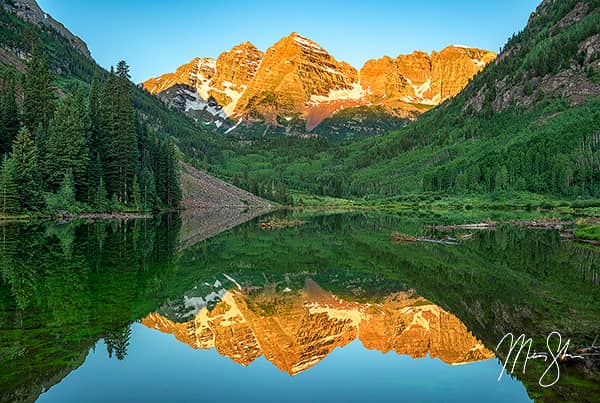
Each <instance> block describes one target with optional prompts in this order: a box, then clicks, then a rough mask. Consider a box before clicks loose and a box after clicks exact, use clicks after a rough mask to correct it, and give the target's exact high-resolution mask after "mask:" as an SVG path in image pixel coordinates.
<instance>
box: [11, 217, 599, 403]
mask: <svg viewBox="0 0 600 403" xmlns="http://www.w3.org/2000/svg"><path fill="white" fill-rule="evenodd" d="M263 213H265V212H264V211H233V210H231V211H229V210H227V211H225V210H221V211H217V210H215V211H211V212H201V213H200V212H198V213H192V212H185V213H184V214H182V215H181V216H179V215H163V216H160V217H156V218H154V219H138V220H127V221H112V222H93V221H90V220H88V221H73V222H65V223H50V222H39V223H19V224H6V225H3V226H1V227H0V273H1V276H2V280H0V362H1V363H2V365H1V367H0V401H1V402H21V401H22V402H30V401H36V400H38V401H40V402H121V401H123V402H166V401H173V402H197V401H208V400H213V401H221V402H228V401H278V402H279V401H282V402H283V401H285V402H287V401H289V402H306V401H340V402H341V401H343V402H352V401H356V402H358V401H361V402H364V401H390V402H391V401H394V402H397V401H410V402H439V401H461V402H480V401H489V402H528V401H533V400H535V401H550V402H554V401H577V402H586V401H598V399H600V363H599V362H598V359H597V358H595V356H589V357H588V356H587V355H586V357H585V359H583V360H581V361H577V360H573V362H571V361H568V362H567V361H565V362H561V363H560V364H559V366H558V371H559V372H557V370H556V369H555V368H551V369H550V370H549V371H547V373H546V374H544V371H545V370H546V368H547V367H548V366H551V362H550V361H551V360H547V361H546V362H545V361H544V360H543V359H532V360H529V361H527V366H526V369H525V371H523V368H522V367H523V361H524V360H523V359H522V358H523V357H522V356H521V359H520V360H519V362H518V364H517V365H516V369H515V370H514V372H513V373H512V374H509V373H504V374H503V375H502V376H501V377H500V379H499V376H500V374H501V373H502V369H503V366H504V365H505V364H507V369H508V370H509V372H510V368H511V366H512V363H513V361H514V360H512V359H511V358H512V357H514V356H511V355H510V351H509V349H508V345H507V344H502V345H500V346H498V344H499V342H500V340H501V339H502V338H503V336H504V335H506V334H507V333H510V332H512V333H513V334H514V335H515V336H518V335H521V334H525V335H526V336H527V337H531V338H532V343H533V347H532V350H531V351H532V352H533V351H534V350H535V351H537V352H546V351H548V348H547V347H546V340H547V336H548V335H549V334H550V333H551V332H553V331H555V332H559V333H560V335H561V336H562V343H563V345H564V342H565V341H566V339H570V346H569V349H568V351H569V352H570V353H572V354H574V355H575V351H576V350H577V349H578V348H580V347H587V346H592V344H593V343H594V341H595V339H596V338H597V336H598V335H599V334H600V248H594V247H590V246H585V245H580V244H577V243H574V242H572V241H565V240H563V239H562V238H561V237H560V234H559V233H558V231H551V230H540V229H530V228H526V227H523V226H518V225H510V224H505V225H498V226H496V227H495V228H494V229H478V230H458V231H451V232H450V233H448V232H442V231H440V230H431V229H427V228H428V227H427V225H428V224H439V223H443V224H449V223H461V222H463V221H464V219H465V218H471V219H474V218H479V219H484V218H491V219H495V220H503V219H504V218H506V214H508V213H502V212H497V213H493V212H482V213H476V212H470V213H468V214H469V215H470V216H469V217H465V216H464V214H463V213H455V214H442V213H435V212H423V211H421V212H419V211H407V212H389V213H383V212H380V213H377V212H365V211H360V212H347V211H346V212H343V211H337V212H336V211H312V212H311V211H277V212H274V213H266V214H263ZM465 214H466V213H465ZM477 215H479V216H477ZM290 219H294V220H297V221H298V222H297V223H296V224H298V225H293V226H289V227H288V226H285V225H282V226H278V225H274V226H273V227H272V228H261V223H266V222H275V223H276V222H283V223H285V222H286V221H281V220H290ZM300 222H302V223H300ZM262 227H264V225H263V226H262ZM394 232H401V233H406V234H411V235H413V236H415V237H417V238H420V239H421V240H420V241H417V242H394V241H393V240H391V239H390V237H391V234H392V233H394ZM425 240H427V241H425ZM557 343H558V340H557V339H556V338H554V339H551V340H550V348H551V349H553V350H554V351H556V350H557V349H558V346H557ZM596 344H598V342H597V341H596ZM547 358H551V355H549V356H548V357H547ZM555 378H556V379H557V381H556V383H555V384H553V385H552V386H548V387H542V386H540V383H542V384H548V383H551V382H552V381H553V379H555Z"/></svg>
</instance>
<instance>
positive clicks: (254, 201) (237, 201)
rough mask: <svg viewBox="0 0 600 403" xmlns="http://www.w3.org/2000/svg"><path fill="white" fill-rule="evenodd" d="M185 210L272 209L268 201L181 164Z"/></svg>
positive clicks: (180, 179) (182, 201) (182, 203)
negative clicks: (216, 208) (217, 208)
mask: <svg viewBox="0 0 600 403" xmlns="http://www.w3.org/2000/svg"><path fill="white" fill-rule="evenodd" d="M179 181H180V183H181V190H182V200H181V205H182V207H184V208H189V209H199V208H202V209H204V208H215V207H219V208H247V207H272V204H271V203H270V202H268V201H267V200H263V199H261V198H259V197H256V196H255V195H253V194H252V193H249V192H246V191H245V190H242V189H240V188H238V187H236V186H233V185H231V184H229V183H226V182H223V181H222V180H220V179H218V178H215V177H214V176H212V175H209V174H207V173H205V172H202V171H200V170H198V169H196V168H194V167H193V166H191V165H189V164H186V163H183V162H182V163H181V173H180V176H179Z"/></svg>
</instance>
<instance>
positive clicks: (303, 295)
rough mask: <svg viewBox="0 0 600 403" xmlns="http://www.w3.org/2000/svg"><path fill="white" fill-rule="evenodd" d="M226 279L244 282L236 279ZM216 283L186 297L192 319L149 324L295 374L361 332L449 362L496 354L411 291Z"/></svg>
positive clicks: (381, 345) (373, 340)
mask: <svg viewBox="0 0 600 403" xmlns="http://www.w3.org/2000/svg"><path fill="white" fill-rule="evenodd" d="M224 281H232V282H233V285H234V287H236V286H237V287H239V284H237V283H235V280H234V279H229V280H224ZM236 284H237V285H236ZM215 286H216V287H217V289H216V291H214V292H213V293H211V294H209V295H207V296H206V298H205V299H203V298H202V297H191V298H187V297H186V299H185V305H186V306H188V307H189V308H190V309H192V311H191V312H190V315H191V316H192V318H191V319H189V320H186V321H182V322H178V321H174V320H172V319H169V318H167V317H165V316H163V315H161V314H160V313H153V314H150V315H148V316H147V317H146V318H144V319H143V320H142V321H141V322H142V324H144V325H145V326H147V327H149V328H154V329H157V330H159V331H161V332H165V333H171V334H173V335H175V337H176V338H177V339H178V340H180V341H181V342H183V343H186V344H188V345H190V346H191V347H192V348H195V349H199V348H201V349H210V348H215V349H216V350H217V351H218V352H219V353H220V354H222V355H224V356H227V357H229V358H231V359H232V360H233V361H235V362H237V363H239V364H242V365H248V364H250V363H251V362H252V361H254V360H255V359H257V358H258V357H260V356H261V355H262V356H264V357H265V358H266V359H267V360H268V361H270V362H271V363H272V364H273V365H275V366H276V367H277V368H279V369H280V370H281V371H284V372H287V373H288V374H290V375H297V374H299V373H301V372H303V371H306V370H307V369H309V368H311V367H312V366H314V365H316V364H318V363H319V362H320V361H321V360H322V359H324V358H325V357H326V356H327V355H328V354H329V353H331V352H332V351H333V350H334V349H335V348H337V347H343V346H345V345H347V344H348V343H350V342H352V341H353V340H355V339H359V340H360V341H361V342H362V344H363V345H364V346H365V347H366V348H367V349H370V350H378V351H380V352H382V353H387V352H389V351H394V352H395V353H396V354H405V355H410V356H411V357H413V358H423V357H426V356H427V355H429V356H431V357H432V358H438V359H440V360H442V361H443V362H445V363H447V364H464V363H469V362H474V361H479V360H484V359H488V358H491V357H493V356H494V354H493V352H491V351H490V350H488V349H487V348H485V347H484V346H483V344H482V343H481V342H480V341H478V340H477V339H476V338H475V337H474V336H473V335H472V334H471V333H470V332H469V330H468V329H467V328H466V326H465V325H464V324H463V323H462V322H461V321H460V319H458V318H457V317H456V316H454V315H452V314H451V313H449V312H446V311H444V310H443V309H442V308H440V307H439V306H436V305H434V304H431V303H430V302H429V301H427V300H425V299H423V298H421V297H415V296H411V295H408V294H407V293H398V294H394V295H390V296H389V297H388V298H387V299H386V300H385V302H384V303H383V304H374V305H371V304H363V303H357V302H350V301H344V300H342V299H339V298H338V297H336V296H335V295H333V294H331V293H329V292H326V291H324V290H323V289H321V288H320V287H319V286H318V284H316V283H315V282H313V281H312V280H308V281H307V282H306V287H305V289H303V290H297V291H290V290H287V289H286V292H284V293H283V294H273V293H272V292H271V293H269V292H266V293H264V294H263V293H261V294H252V293H246V292H244V291H243V290H241V289H234V290H232V291H227V290H225V289H224V288H219V287H222V285H221V282H220V281H217V282H216V283H215ZM201 300H202V301H201ZM207 302H208V303H209V304H210V309H209V308H208V305H207ZM194 307H195V309H194Z"/></svg>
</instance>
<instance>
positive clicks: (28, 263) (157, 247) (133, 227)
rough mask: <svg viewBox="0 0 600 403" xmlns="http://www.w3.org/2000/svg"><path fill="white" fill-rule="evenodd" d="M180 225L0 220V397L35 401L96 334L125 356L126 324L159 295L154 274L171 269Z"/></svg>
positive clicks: (168, 221) (165, 221)
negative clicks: (18, 396) (8, 222)
mask: <svg viewBox="0 0 600 403" xmlns="http://www.w3.org/2000/svg"><path fill="white" fill-rule="evenodd" d="M179 226H180V223H179V220H178V219H177V218H176V217H171V216H164V217H162V218H161V219H158V220H130V221H115V222H111V223H107V222H98V223H92V224H88V223H83V222H69V223H64V224H61V225H55V224H51V223H23V224H14V225H3V226H0V237H1V238H2V239H1V241H0V276H1V278H2V281H0V308H1V310H0V323H1V324H2V326H1V330H0V357H1V358H2V362H3V365H2V369H0V389H1V390H2V391H3V394H2V398H0V401H11V400H12V398H14V397H15V396H16V395H15V393H17V394H24V395H31V396H33V397H34V398H35V397H36V396H37V394H39V393H40V391H41V390H42V388H48V387H49V386H51V385H52V383H53V382H55V381H56V380H55V378H56V374H58V373H62V372H64V368H65V365H66V366H69V367H71V366H74V367H77V366H79V365H80V364H81V362H83V359H84V358H85V353H86V352H87V351H88V349H89V348H90V347H91V346H93V345H94V344H95V343H96V342H97V340H99V339H102V338H104V339H105V342H106V345H107V349H108V352H109V355H111V356H112V355H114V356H115V357H116V358H117V359H119V360H121V359H124V358H125V356H126V354H127V347H128V344H129V337H130V335H131V331H130V329H129V324H130V323H131V322H132V321H134V320H137V319H139V318H140V317H142V316H143V315H145V314H147V313H148V312H149V311H151V310H152V309H153V308H155V307H156V306H157V305H158V304H159V302H160V301H162V298H163V297H164V294H165V293H168V290H164V289H163V288H162V287H161V284H162V283H161V278H165V277H167V278H168V277H169V276H175V275H176V273H173V269H174V265H173V264H172V260H173V258H174V256H175V251H176V249H177V244H178V237H179V232H178V231H179ZM169 270H171V272H169ZM5 392H6V393H5ZM11 396H12V397H11ZM31 400H33V399H31Z"/></svg>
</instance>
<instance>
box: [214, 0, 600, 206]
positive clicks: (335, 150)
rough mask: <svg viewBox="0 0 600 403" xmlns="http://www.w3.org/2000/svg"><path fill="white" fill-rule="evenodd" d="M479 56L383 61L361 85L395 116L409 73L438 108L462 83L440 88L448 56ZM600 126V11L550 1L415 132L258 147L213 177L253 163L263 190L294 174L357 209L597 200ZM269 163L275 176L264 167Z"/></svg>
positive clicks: (590, 5)
mask: <svg viewBox="0 0 600 403" xmlns="http://www.w3.org/2000/svg"><path fill="white" fill-rule="evenodd" d="M471 52H472V51H470V50H469V51H466V50H465V48H461V47H458V46H453V47H451V48H449V49H446V50H444V51H442V52H440V53H439V54H437V55H436V54H433V55H432V57H431V58H430V59H428V58H427V57H426V55H424V54H422V53H413V55H412V57H401V58H399V60H398V59H391V58H384V59H380V61H377V62H369V63H367V64H365V67H364V68H363V70H362V71H361V80H364V72H365V70H367V71H369V70H370V71H372V73H371V76H372V77H373V80H374V81H373V82H374V84H371V90H372V91H373V92H374V94H373V95H372V96H374V95H375V94H381V95H379V96H380V98H383V97H384V95H385V98H384V99H386V98H388V97H390V98H393V100H394V101H393V102H392V103H391V104H390V105H392V106H393V105H394V102H398V104H400V103H402V102H403V97H404V96H407V95H406V93H405V92H403V91H406V90H407V89H408V90H409V91H412V90H411V89H410V88H407V86H406V84H403V82H402V80H396V81H393V80H391V79H390V78H389V77H396V76H397V75H396V74H395V73H394V74H392V73H389V72H394V71H400V70H401V69H404V70H403V71H404V72H403V75H406V76H407V77H408V79H409V80H410V81H411V82H412V84H413V85H415V87H417V88H419V85H424V87H423V91H421V93H422V95H423V96H422V99H423V100H425V102H427V101H432V100H435V99H436V98H435V97H436V96H440V97H441V96H447V95H448V94H449V93H447V92H446V91H447V89H448V88H449V89H452V90H454V89H456V88H458V87H459V86H460V81H459V80H457V81H454V82H453V81H452V80H446V81H445V82H444V80H442V83H441V85H440V84H438V83H439V79H438V78H436V77H440V76H443V74H444V72H447V71H448V69H452V68H455V67H453V65H452V63H446V62H444V63H441V64H440V65H439V67H437V68H434V67H433V64H434V63H435V60H443V59H444V58H445V57H446V56H443V54H453V55H454V57H460V58H464V59H466V58H469V59H470V58H473V59H475V60H478V59H476V58H477V57H481V56H480V55H478V54H474V53H471ZM429 60H431V63H432V68H431V69H430V70H428V69H429V68H428V67H427V66H428V63H429ZM484 62H485V60H481V63H484ZM475 64H476V63H475ZM407 66H411V67H410V69H408V67H407ZM407 69H408V70H407ZM423 71H431V73H430V74H431V80H432V81H431V82H430V84H429V87H430V89H427V85H425V84H426V83H428V80H429V77H430V76H428V75H427V74H422V73H419V74H417V72H423ZM386 72H388V73H386ZM377 77H379V79H380V80H381V83H380V84H377ZM382 77H384V78H382ZM361 82H362V81H361ZM436 82H437V83H436ZM386 83H387V87H386V86H385V85H386ZM390 83H392V84H394V85H391V84H390ZM434 90H435V91H434ZM373 101H376V99H373ZM335 117H336V116H334V117H333V119H334V120H335ZM357 119H358V120H360V119H364V116H362V117H358V118H357ZM326 122H327V121H326ZM329 123H330V127H333V128H334V134H333V135H335V136H338V138H339V137H343V129H341V128H340V127H341V126H343V124H341V123H340V124H339V125H338V123H337V122H335V121H333V122H331V121H330V122H329ZM599 127H600V2H599V1H598V0H586V1H583V0H565V1H556V0H544V1H543V2H541V4H540V5H539V6H538V8H537V9H536V10H535V12H534V13H532V14H531V17H530V18H529V21H528V23H527V26H526V27H525V28H524V29H523V31H521V32H519V33H517V34H515V35H513V36H512V37H511V38H510V39H509V40H508V42H507V43H506V45H505V46H504V47H503V49H502V51H501V53H500V54H499V55H498V57H497V59H496V60H495V61H494V62H493V63H490V64H489V65H488V66H487V67H486V68H485V69H484V70H483V71H481V72H480V73H479V74H477V75H476V76H474V77H473V79H472V80H471V81H470V82H469V83H468V84H467V85H466V86H465V88H464V89H463V90H462V91H461V92H459V93H458V94H456V95H455V96H454V97H452V98H451V99H449V100H448V101H446V102H443V103H442V104H440V105H438V106H437V107H435V108H433V109H432V110H430V111H428V112H426V113H424V114H421V115H420V116H419V117H418V118H417V119H416V120H415V121H414V122H412V123H410V124H409V125H407V126H406V127H404V128H401V129H400V130H396V131H392V132H388V133H382V134H380V135H376V136H370V137H368V138H364V139H360V140H358V141H354V142H350V143H349V144H346V143H344V144H340V145H339V146H334V145H329V146H326V147H324V146H321V145H319V148H318V151H317V152H314V153H312V154H310V155H309V154H307V153H306V152H305V149H307V148H309V147H310V146H311V144H309V143H308V142H307V141H303V142H296V143H293V144H291V142H290V141H285V142H280V143H275V142H271V143H269V145H268V147H267V146H263V145H262V144H260V143H258V142H256V143H254V144H252V145H251V146H245V147H240V150H239V151H238V152H237V153H235V154H234V155H232V156H230V157H228V158H227V159H224V160H223V162H222V163H221V164H219V166H218V167H216V169H217V170H218V171H219V172H220V173H221V174H222V175H230V176H235V175H240V174H241V170H240V169H239V168H236V167H240V166H244V165H247V166H249V167H250V171H251V172H254V179H255V180H259V181H267V180H269V179H270V178H272V177H273V172H285V173H286V177H285V179H286V185H287V186H288V187H291V188H296V189H299V190H302V191H303V192H306V193H316V194H324V195H330V196H336V197H345V198H350V199H356V198H365V199H387V200H389V201H400V202H403V201H406V200H408V201H410V200H424V199H422V198H421V199H419V198H418V197H417V196H415V194H418V193H423V192H430V193H429V195H428V196H427V197H428V198H429V200H433V198H434V197H438V198H439V197H444V196H447V195H449V194H450V195H466V194H471V195H474V194H486V193H494V194H495V195H496V196H497V197H501V195H502V192H524V193H525V192H526V193H536V194H541V195H553V196H557V197H562V198H597V197H599V196H600V169H599V168H598V167H599V165H598V161H600V132H599V129H598V128H599ZM318 130H319V127H317V128H316V129H315V132H318ZM314 144H315V146H316V145H317V144H318V143H317V142H316V141H314ZM265 164H270V166H272V169H271V170H270V171H266V170H264V169H261V167H263V166H265ZM252 167H257V169H256V170H252ZM522 196H523V197H524V198H525V199H527V198H529V200H532V199H531V196H530V195H527V194H523V195H522ZM506 197H507V198H508V200H510V199H511V198H512V196H506ZM519 197H520V196H519ZM544 198H546V197H544V196H541V197H540V198H538V200H543V199H544ZM546 199H547V198H546Z"/></svg>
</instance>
